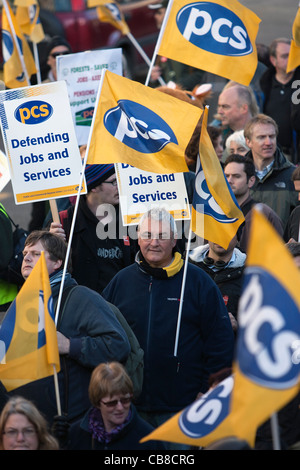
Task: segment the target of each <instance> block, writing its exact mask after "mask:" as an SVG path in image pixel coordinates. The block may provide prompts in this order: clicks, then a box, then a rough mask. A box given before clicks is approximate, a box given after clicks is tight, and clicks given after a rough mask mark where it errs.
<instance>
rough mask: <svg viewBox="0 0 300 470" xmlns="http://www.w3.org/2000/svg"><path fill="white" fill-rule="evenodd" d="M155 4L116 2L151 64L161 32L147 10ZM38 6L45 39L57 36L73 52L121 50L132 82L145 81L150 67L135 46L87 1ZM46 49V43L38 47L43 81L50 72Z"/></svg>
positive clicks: (47, 0)
mask: <svg viewBox="0 0 300 470" xmlns="http://www.w3.org/2000/svg"><path fill="white" fill-rule="evenodd" d="M155 1H156V0H120V1H117V2H116V3H117V4H118V6H119V8H120V10H121V12H122V13H123V15H124V18H125V21H126V23H127V25H128V27H129V29H130V33H131V35H132V36H133V37H134V39H135V40H136V41H137V42H138V43H139V45H140V46H141V47H142V49H143V50H144V52H145V53H146V54H147V56H148V57H149V59H150V60H151V58H152V54H153V51H154V47H155V43H156V40H157V37H158V31H157V28H156V25H155V21H154V18H153V11H151V10H150V9H149V8H148V5H149V4H151V3H154V2H155ZM39 5H40V20H41V23H42V25H43V29H44V33H45V36H46V39H47V38H48V39H49V38H50V37H53V36H55V35H60V36H64V37H65V38H66V39H67V41H68V42H69V43H70V45H71V47H72V50H73V52H82V51H86V50H94V49H101V48H114V47H121V48H122V49H123V53H124V56H125V59H126V62H127V64H126V65H127V70H128V71H129V76H130V78H133V79H135V80H143V79H144V78H145V76H146V74H147V70H148V65H147V64H146V63H145V61H144V59H143V58H142V57H141V55H140V54H139V52H138V51H137V50H136V48H135V47H134V45H133V44H132V42H131V41H130V40H129V39H128V37H127V36H123V35H122V33H121V31H119V30H118V29H116V28H114V27H113V26H112V25H110V24H109V23H102V22H100V21H99V19H98V17H97V12H96V8H87V6H86V0H39ZM46 47H47V42H46V41H43V42H42V43H39V45H38V49H39V57H40V67H41V74H42V79H43V78H45V76H46V74H47V72H48V70H47V64H46V62H47V57H46Z"/></svg>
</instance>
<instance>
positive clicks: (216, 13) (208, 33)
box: [176, 2, 253, 56]
mask: <svg viewBox="0 0 300 470" xmlns="http://www.w3.org/2000/svg"><path fill="white" fill-rule="evenodd" d="M176 23H177V27H178V29H179V31H180V32H181V34H182V35H183V37H184V38H185V39H186V40H187V41H189V42H191V43H192V44H194V46H197V47H200V48H201V49H204V50H205V51H207V52H213V53H215V54H219V55H226V56H242V55H247V54H250V53H251V52H252V51H253V47H252V44H251V41H250V39H249V36H248V33H247V30H246V28H245V26H244V24H243V22H242V21H241V20H240V18H239V17H238V16H237V15H236V14H235V13H233V12H232V11H230V10H228V9H227V8H225V7H223V6H222V5H217V4H216V3H207V2H196V3H190V4H189V5H185V6H184V7H183V8H181V10H180V11H179V12H178V14H177V17H176Z"/></svg>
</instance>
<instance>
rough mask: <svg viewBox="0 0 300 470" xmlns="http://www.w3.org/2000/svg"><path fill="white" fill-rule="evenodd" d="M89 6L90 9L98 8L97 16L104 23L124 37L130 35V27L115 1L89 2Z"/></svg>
mask: <svg viewBox="0 0 300 470" xmlns="http://www.w3.org/2000/svg"><path fill="white" fill-rule="evenodd" d="M87 5H88V7H89V8H94V7H97V15H98V18H99V20H100V21H102V23H110V24H111V25H112V26H114V27H115V28H117V29H119V30H120V31H121V33H122V34H124V35H126V34H128V33H130V29H129V26H128V24H127V23H126V21H125V18H124V15H123V13H122V12H121V10H120V7H119V5H118V3H117V2H114V1H113V0H88V2H87Z"/></svg>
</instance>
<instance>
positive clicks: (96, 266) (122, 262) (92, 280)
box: [50, 164, 136, 294]
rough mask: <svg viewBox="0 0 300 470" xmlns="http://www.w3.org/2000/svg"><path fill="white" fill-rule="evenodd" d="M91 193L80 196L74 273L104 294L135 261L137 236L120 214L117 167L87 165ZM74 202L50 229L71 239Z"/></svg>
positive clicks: (75, 276)
mask: <svg viewBox="0 0 300 470" xmlns="http://www.w3.org/2000/svg"><path fill="white" fill-rule="evenodd" d="M85 178H86V184H87V190H88V193H87V194H86V195H82V196H81V197H80V202H79V206H78V212H77V216H76V224H75V228H74V233H73V237H72V275H73V277H74V278H75V279H76V281H77V282H78V284H81V285H84V286H87V287H89V288H90V289H93V290H95V291H97V292H99V293H100V294H101V292H102V290H103V289H104V287H105V286H106V285H107V284H108V283H109V281H110V280H111V279H112V278H113V277H114V275H115V274H116V273H117V272H118V271H120V270H121V269H123V268H124V267H126V266H129V265H130V264H132V263H133V262H134V257H135V253H136V244H135V240H132V239H130V238H129V237H128V236H127V231H126V230H125V228H124V227H121V219H120V217H119V191H118V186H117V180H116V174H115V167H114V165H113V164H110V165H86V168H85ZM73 214H74V206H71V207H70V208H69V209H68V210H66V211H62V212H60V219H61V224H57V223H54V222H52V223H51V227H50V231H51V232H53V233H56V234H57V235H60V236H61V237H63V238H64V239H65V240H68V239H69V234H70V230H71V224H72V218H73Z"/></svg>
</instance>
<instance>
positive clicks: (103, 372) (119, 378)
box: [89, 362, 133, 407]
mask: <svg viewBox="0 0 300 470" xmlns="http://www.w3.org/2000/svg"><path fill="white" fill-rule="evenodd" d="M127 393H130V394H131V395H133V384H132V381H131V378H130V377H129V375H128V374H127V372H126V370H125V369H124V367H123V366H122V364H120V363H119V362H110V363H101V364H99V366H97V367H96V368H95V369H94V370H93V373H92V376H91V380H90V385H89V397H90V402H91V404H92V405H93V406H94V407H99V403H100V401H101V400H102V398H103V397H112V396H113V395H119V394H123V395H126V394H127Z"/></svg>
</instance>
